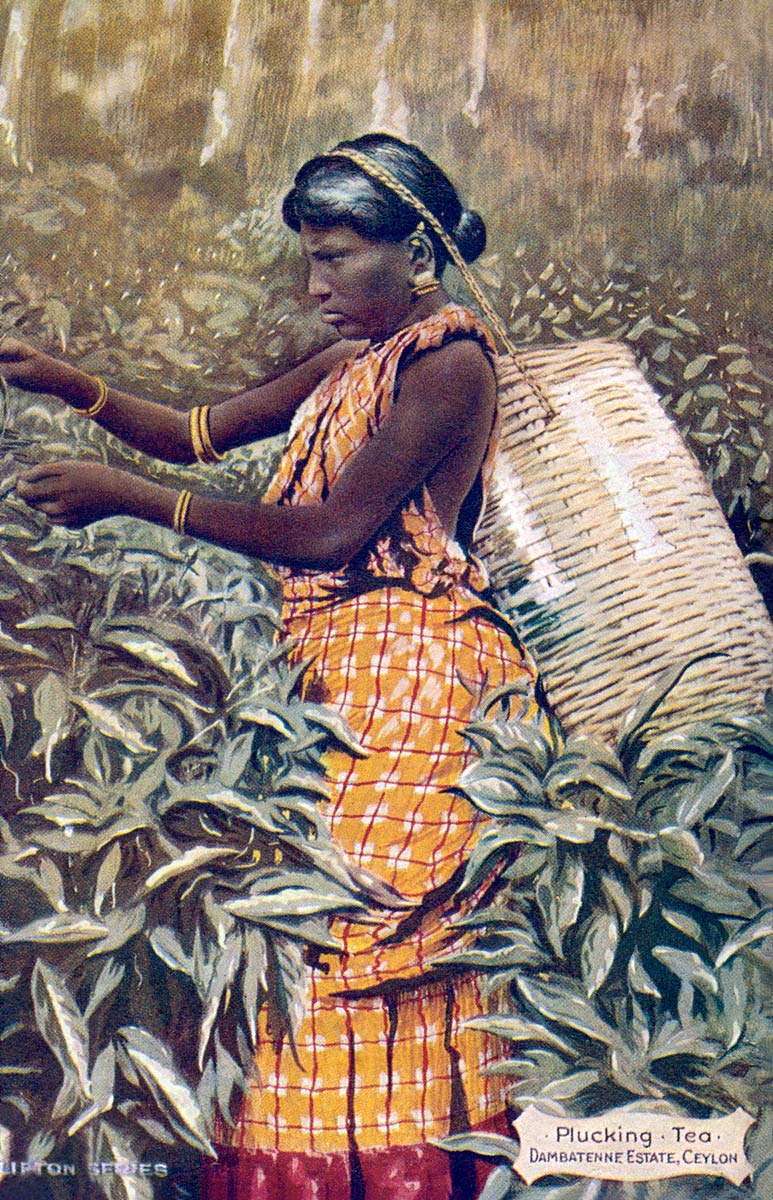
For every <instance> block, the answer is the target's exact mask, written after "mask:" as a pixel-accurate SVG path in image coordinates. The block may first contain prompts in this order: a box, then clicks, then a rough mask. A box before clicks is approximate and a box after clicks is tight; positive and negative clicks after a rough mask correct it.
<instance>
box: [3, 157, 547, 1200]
mask: <svg viewBox="0 0 773 1200" xmlns="http://www.w3.org/2000/svg"><path fill="white" fill-rule="evenodd" d="M283 216H284V220H285V221H286V223H287V224H288V225H289V226H290V227H291V228H292V229H294V230H295V231H297V232H298V233H299V234H300V242H301V247H302V250H303V253H304V255H305V257H306V260H307V264H308V287H309V291H310V293H311V294H312V295H313V296H315V297H316V298H317V300H318V302H319V307H320V313H321V316H322V320H323V321H324V322H325V323H326V324H328V325H331V326H333V327H334V328H335V329H336V330H337V332H338V334H339V335H340V339H341V340H339V341H338V342H337V343H336V344H335V345H334V346H332V347H331V348H329V349H327V350H324V351H323V352H322V353H320V354H317V355H315V356H314V357H313V358H311V359H309V360H308V361H307V362H304V363H302V364H301V365H300V366H298V367H296V368H295V369H293V370H291V371H289V372H288V373H287V374H286V375H283V376H282V377H281V378H279V379H275V380H273V381H271V382H269V383H265V384H261V385H260V386H258V387H256V388H253V389H251V390H249V391H247V392H244V393H243V394H241V395H238V396H235V397H233V398H230V399H227V400H225V401H223V402H222V403H220V404H217V405H216V406H214V407H213V408H212V409H211V411H210V410H209V409H208V408H206V409H201V408H197V409H194V410H193V412H192V414H190V418H188V417H186V416H184V415H182V414H180V413H177V412H172V411H169V410H167V409H166V408H164V407H161V406H159V405H156V404H153V403H150V402H148V401H145V400H141V399H137V398H135V397H131V396H128V395H124V394H122V393H119V392H117V391H115V390H114V389H108V388H107V387H106V385H105V384H104V383H102V381H100V380H94V379H91V378H90V377H88V376H85V375H83V374H82V373H81V372H79V371H78V370H76V369H74V368H73V367H70V366H67V365H65V364H64V363H61V362H58V361H56V360H54V359H51V358H48V357H47V356H45V355H43V354H40V353H37V352H35V351H33V350H32V349H30V348H29V347H26V346H23V345H22V344H20V343H18V342H6V343H5V345H3V346H2V347H0V369H2V372H3V374H4V375H5V377H6V379H7V380H8V381H9V382H10V383H13V384H16V385H17V386H20V387H24V388H28V389H31V390H37V391H45V392H49V393H54V394H56V395H58V396H61V397H62V399H64V400H65V401H66V402H67V403H69V404H70V405H72V406H73V407H75V408H76V410H77V411H79V412H81V413H83V414H84V415H85V416H87V417H89V418H91V419H95V420H98V421H99V423H100V424H101V425H103V426H104V428H106V429H108V430H110V431H111V432H112V433H113V434H116V435H117V436H119V437H121V438H122V439H123V440H124V441H126V442H128V443H130V444H131V445H133V446H135V447H138V448H139V449H141V450H143V451H145V452H147V453H149V454H153V455H156V456H158V457H160V458H164V459H166V460H168V461H173V462H181V463H183V462H190V461H192V460H193V458H194V457H196V458H199V459H200V460H204V461H206V460H212V459H215V458H218V457H220V455H222V454H223V453H225V452H226V451H227V450H228V449H230V448H231V447H233V446H237V445H241V444H242V443H245V442H249V441H252V440H254V439H256V438H260V437H265V436H268V435H272V434H276V433H277V432H279V431H281V430H285V429H287V428H288V427H289V429H290V434H289V439H288V442H287V447H286V450H285V452H284V455H283V458H282V460H281V463H280V466H279V469H278V472H277V475H276V478H275V479H274V481H273V482H272V484H271V485H270V487H269V490H268V493H267V494H266V496H264V498H263V502H262V503H255V504H253V505H249V506H245V505H242V504H237V503H233V502H230V501H227V500H221V499H210V498H205V497H202V496H192V495H191V494H190V492H188V491H183V492H181V493H179V494H178V493H176V492H174V491H172V490H170V489H169V488H166V487H163V486H160V485H159V484H157V483H154V482H151V481H148V480H146V479H142V478H140V477H138V476H136V475H132V474H127V473H125V472H123V471H120V470H117V469H115V468H112V467H107V466H103V465H96V464H92V463H56V464H46V465H41V466H38V467H34V468H33V469H31V470H28V471H26V472H24V473H23V474H22V475H21V476H20V478H19V482H18V486H17V490H18V494H19V496H21V497H22V498H23V499H24V500H25V501H26V502H27V503H28V504H30V505H32V506H34V507H35V508H36V509H38V510H39V511H40V512H42V513H45V514H47V516H48V517H49V518H50V520H51V521H52V522H53V523H55V524H61V525H71V526H72V525H82V524H84V523H86V522H89V521H93V520H96V519H98V518H100V517H105V516H110V515H113V514H115V513H124V514H129V515H131V516H135V517H141V518H143V519H144V520H149V521H154V522H157V523H159V524H167V525H172V526H173V527H174V528H175V529H177V530H178V531H179V532H186V533H188V534H190V535H193V536H195V537H199V538H204V539H208V540H210V541H214V542H217V543H218V544H219V545H222V546H226V547H229V548H231V549H234V550H237V551H241V552H243V553H247V554H251V555H255V556H257V557H259V558H261V559H265V560H267V561H268V562H269V563H270V564H272V565H273V566H274V568H275V570H276V571H277V573H278V575H279V578H280V580H281V583H282V586H283V593H284V608H283V618H284V622H285V626H286V629H287V631H288V633H289V634H290V635H291V637H292V638H293V639H294V646H295V651H294V653H295V655H296V657H297V658H299V659H303V660H311V661H312V664H313V665H312V668H311V670H310V671H309V672H308V673H307V676H306V688H307V693H308V694H309V695H312V696H314V698H316V699H319V700H322V701H324V702H325V703H327V704H330V705H332V706H334V707H335V708H337V709H338V710H339V711H340V712H341V713H342V714H343V716H344V717H345V718H346V720H347V721H348V723H349V725H350V726H351V728H352V729H353V731H354V732H355V734H356V735H357V737H358V738H359V740H360V741H361V742H362V743H363V745H364V746H365V747H366V748H367V750H368V754H367V756H365V757H363V758H358V759H354V758H352V757H350V756H349V755H347V754H345V753H344V752H343V751H340V752H339V751H335V752H331V753H330V754H328V756H327V760H326V765H327V768H328V772H329V776H330V788H331V799H330V805H329V819H330V822H331V827H332V831H333V835H334V837H335V838H336V839H337V841H338V843H339V845H340V846H341V847H342V848H343V850H344V851H345V852H346V853H347V854H348V855H349V856H350V857H351V858H352V859H353V860H354V861H355V862H356V863H357V864H358V865H361V866H365V867H367V868H368V869H369V870H370V871H371V872H373V873H374V874H376V875H378V876H379V877H380V878H381V879H383V880H384V881H385V882H386V883H387V884H389V885H390V886H391V887H392V888H395V889H396V890H397V891H398V892H400V893H401V894H402V896H403V897H404V899H405V901H406V904H407V905H408V909H407V912H406V909H405V908H403V909H401V910H399V911H395V912H393V913H388V914H386V916H384V915H383V914H380V915H379V917H378V918H377V923H375V922H374V924H370V925H362V924H359V925H356V924H348V923H346V922H337V923H336V928H335V932H336V934H337V935H338V937H339V938H340V940H341V942H342V943H343V954H342V956H341V958H340V960H331V962H330V963H328V964H327V965H326V966H325V967H324V968H322V969H320V970H316V969H315V970H314V971H313V972H312V981H311V996H310V1002H309V1011H308V1015H307V1018H306V1021H305V1024H304V1026H303V1027H302V1029H301V1031H300V1035H299V1040H298V1054H299V1059H300V1063H299V1064H298V1063H296V1062H294V1061H293V1058H292V1055H291V1053H290V1051H289V1049H288V1048H287V1047H286V1046H280V1047H278V1048H277V1047H275V1046H274V1045H272V1042H271V1039H270V1038H269V1037H265V1039H264V1041H263V1042H262V1044H261V1050H260V1052H259V1056H258V1064H257V1066H258V1073H257V1076H256V1083H255V1086H254V1088H253V1089H252V1091H251V1092H250V1093H249V1094H248V1096H247V1099H246V1102H245V1104H244V1109H243V1112H242V1114H241V1117H240V1120H239V1122H238V1125H237V1128H236V1130H235V1132H234V1134H233V1136H232V1138H231V1147H230V1148H229V1149H227V1150H225V1151H224V1153H223V1155H222V1158H221V1162H220V1163H218V1164H217V1166H216V1167H214V1168H213V1169H212V1170H211V1171H210V1173H209V1176H210V1177H209V1189H210V1190H209V1192H208V1194H209V1195H211V1196H212V1197H216V1198H218V1200H219V1198H220V1197H223V1198H225V1197H230V1196H232V1195H238V1197H239V1200H251V1198H252V1197H255V1198H257V1197H261V1198H263V1197H272V1196H276V1197H280V1196H281V1197H282V1198H283V1200H292V1198H293V1197H297V1198H300V1197H303V1198H305V1197H307V1196H308V1197H311V1196H320V1197H322V1196H325V1197H329V1198H330V1200H338V1198H339V1197H344V1196H348V1195H350V1194H351V1195H353V1196H362V1197H367V1198H368V1200H371V1197H373V1198H375V1197H380V1196H382V1195H383V1196H389V1197H397V1198H400V1197H403V1196H405V1197H408V1196H416V1197H421V1200H428V1198H430V1200H431V1198H434V1197H438V1198H440V1197H443V1198H446V1197H448V1196H449V1195H451V1194H452V1190H453V1194H454V1195H458V1196H465V1197H468V1196H471V1195H474V1194H475V1184H474V1183H473V1182H472V1179H471V1177H469V1176H468V1177H467V1178H464V1177H463V1176H464V1171H465V1170H467V1169H468V1167H467V1166H466V1165H465V1164H461V1165H460V1164H459V1163H458V1162H457V1161H456V1160H454V1166H453V1167H452V1166H450V1165H449V1160H448V1158H447V1157H446V1156H445V1155H443V1154H442V1153H441V1152H440V1151H439V1150H436V1149H434V1148H432V1147H428V1146H427V1145H426V1142H427V1140H428V1139H431V1138H438V1137H442V1136H444V1135H446V1134H447V1133H449V1132H458V1131H461V1130H465V1129H469V1128H470V1127H476V1126H480V1125H484V1124H485V1125H487V1126H488V1127H491V1126H492V1123H493V1124H494V1125H496V1123H497V1122H498V1121H499V1122H500V1123H501V1121H502V1115H501V1114H502V1111H503V1108H504V1103H503V1098H502V1095H501V1094H500V1092H499V1091H498V1088H497V1086H496V1078H495V1077H491V1076H488V1075H486V1074H484V1073H482V1067H485V1065H486V1061H487V1059H488V1057H489V1056H490V1055H491V1056H493V1054H494V1053H495V1050H494V1048H493V1047H491V1048H489V1047H488V1045H487V1044H486V1043H485V1040H484V1039H482V1038H481V1037H480V1036H479V1035H477V1034H474V1033H472V1032H471V1031H469V1030H465V1029H463V1028H462V1023H463V1022H464V1021H465V1020H466V1019H467V1018H469V1017H472V1016H474V1015H476V1013H479V1012H480V1011H481V1010H482V1008H483V1007H485V1005H484V1002H483V1001H482V999H481V996H480V994H479V989H478V987H477V984H476V981H475V979H474V978H473V977H472V976H470V975H466V974H464V973H461V972H459V971H457V972H453V971H452V970H449V969H448V967H446V969H445V970H444V969H443V968H442V967H433V966H432V961H433V958H435V957H437V956H438V955H439V954H441V953H442V954H443V955H444V956H445V957H446V958H448V957H449V955H451V956H452V955H453V952H454V949H455V948H458V946H459V945H460V944H461V943H460V941H459V940H458V937H456V940H455V936H456V935H454V931H453V929H451V928H450V921H451V919H452V918H453V917H454V916H458V915H459V913H460V908H459V905H458V904H456V903H455V902H454V899H453V893H454V887H455V884H456V882H457V881H458V878H459V873H460V868H461V867H462V864H463V862H464V860H465V858H466V856H467V855H468V853H469V852H470V850H471V848H472V846H473V845H474V842H475V840H476V837H477V835H478V827H477V823H476V820H475V817H474V814H473V812H472V810H471V807H470V806H469V805H468V804H467V802H466V801H465V800H463V798H461V797H460V796H456V795H454V794H453V793H452V792H450V791H448V790H447V789H449V788H451V787H453V785H454V783H455V782H456V780H457V779H458V776H459V773H460V771H461V769H462V766H463V764H464V761H465V750H464V742H463V739H462V737H461V736H460V735H461V732H462V730H463V729H464V727H465V725H466V724H467V723H468V722H469V721H470V720H471V719H472V717H473V715H474V712H475V709H476V706H477V705H478V703H479V701H480V700H481V697H482V696H483V695H484V694H485V692H486V691H488V690H490V689H493V688H496V687H501V686H506V685H511V686H512V687H513V688H515V689H516V690H520V691H521V692H522V693H523V696H522V706H521V713H520V715H523V716H536V715H537V712H538V710H537V706H536V702H535V700H534V685H535V682H536V676H535V671H534V667H533V664H532V663H531V661H530V659H529V658H528V656H527V655H526V654H525V653H524V651H523V650H522V649H521V647H520V646H519V645H518V643H517V641H516V640H515V638H514V637H513V636H512V635H511V634H510V633H509V632H508V628H507V626H506V623H505V622H504V621H503V620H502V619H501V618H498V616H497V614H496V613H495V612H494V610H492V609H491V608H490V607H489V606H488V605H486V604H485V603H484V602H483V601H482V599H481V598H480V593H481V592H482V591H483V590H484V588H485V586H486V579H485V575H484V573H483V571H482V569H481V567H480V565H479V564H478V563H477V562H476V561H475V560H474V558H472V556H471V555H470V553H469V545H470V541H471V537H472V532H473V529H474V526H475V522H476V520H477V517H478V515H479V511H480V507H481V503H482V498H483V494H484V490H485V480H486V471H487V465H488V462H489V460H490V458H491V454H492V450H493V439H494V428H495V423H496V386H495V379H494V372H493V369H492V363H491V357H492V351H493V347H492V344H491V341H490V338H489V335H488V333H487V332H486V330H485V328H484V327H483V326H482V325H481V323H480V322H479V320H478V319H477V318H476V317H475V316H473V314H472V313H470V312H469V311H467V310H466V309H464V308H462V307H460V306H458V305H456V304H452V303H450V301H449V298H448V295H447V294H446V292H445V291H444V290H443V288H442V285H441V282H440V279H441V275H442V272H443V269H444V267H445V265H446V263H447V260H448V257H449V254H452V255H453V256H454V257H455V259H456V260H457V261H458V260H459V258H460V257H461V258H462V259H464V260H467V261H472V260H473V259H474V258H476V257H477V256H478V255H479V254H480V252H481V251H482V249H483V247H484V245H485V227H484V225H483V222H482V221H481V219H480V217H479V216H478V215H477V214H475V213H472V212H470V211H468V210H465V209H463V208H462V205H461V203H460V201H459V198H458V196H457V193H456V191H455V190H454V188H453V186H452V185H451V184H450V182H449V181H448V179H447V178H446V177H445V175H444V174H443V173H442V172H441V171H440V170H439V168H438V167H437V166H436V165H435V164H434V163H433V162H432V161H431V160H430V159H428V158H427V157H426V155H424V154H423V153H422V152H421V151H420V150H419V149H418V148H417V147H415V146H412V145H409V144H406V143H404V142H402V141H399V140H398V139H396V138H393V137H390V136H387V135H381V134H373V135H368V136H366V137H363V138H359V139H357V140H356V141H353V142H347V143H342V144H341V146H339V147H337V148H336V150H335V151H333V152H331V153H330V154H328V155H323V156H321V157H319V158H315V159H313V160H311V161H310V162H309V163H307V164H306V165H305V166H304V167H303V168H302V170H301V171H300V172H299V174H298V175H297V176H296V180H295V186H294V187H293V189H292V190H291V191H290V193H289V194H288V195H287V197H286V198H285V202H284V209H283ZM258 1077H259V1079H260V1081H261V1083H259V1082H258V1081H257V1079H258ZM503 1128H504V1129H506V1126H503ZM454 1172H455V1178H454V1179H453V1180H452V1178H451V1175H452V1173H454ZM460 1172H461V1174H460Z"/></svg>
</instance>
